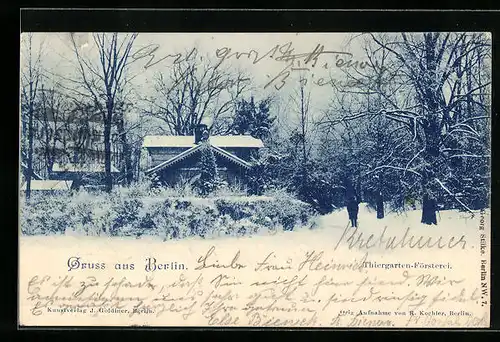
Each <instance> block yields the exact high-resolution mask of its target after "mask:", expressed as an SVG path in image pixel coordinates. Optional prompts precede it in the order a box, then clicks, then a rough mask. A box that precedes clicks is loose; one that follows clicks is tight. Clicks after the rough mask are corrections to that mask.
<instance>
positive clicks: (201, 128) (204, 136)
mask: <svg viewBox="0 0 500 342" xmlns="http://www.w3.org/2000/svg"><path fill="white" fill-rule="evenodd" d="M208 137H209V133H208V127H207V125H205V124H199V125H196V127H195V128H194V143H195V144H199V143H200V142H201V141H203V140H208Z"/></svg>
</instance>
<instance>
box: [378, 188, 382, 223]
mask: <svg viewBox="0 0 500 342" xmlns="http://www.w3.org/2000/svg"><path fill="white" fill-rule="evenodd" d="M377 218H378V219H382V218H384V199H383V198H382V193H381V192H380V191H379V192H378V193H377Z"/></svg>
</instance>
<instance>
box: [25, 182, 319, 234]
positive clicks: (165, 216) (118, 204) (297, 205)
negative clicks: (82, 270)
mask: <svg viewBox="0 0 500 342" xmlns="http://www.w3.org/2000/svg"><path fill="white" fill-rule="evenodd" d="M166 193H168V194H169V196H168V197H166V196H165V194H166ZM314 215H315V211H314V210H313V209H312V207H311V206H310V205H309V204H306V203H304V202H301V201H298V200H296V199H295V198H293V197H291V196H290V195H288V194H286V193H285V192H279V191H275V192H273V193H269V194H268V196H249V197H247V196H224V197H215V196H213V197H207V198H200V197H182V196H178V194H176V193H175V192H172V190H165V191H159V192H156V193H154V192H153V193H152V192H151V191H150V189H149V188H147V187H144V186H142V185H140V186H137V187H135V186H132V187H129V188H119V187H117V188H115V189H114V190H113V191H112V192H111V193H110V194H107V193H104V192H101V193H90V192H86V191H83V190H82V191H77V192H75V193H73V194H59V195H53V196H48V195H44V196H38V197H36V196H33V197H32V200H31V202H30V204H25V203H24V202H23V205H22V206H21V231H22V233H23V234H27V235H32V234H64V233H65V232H66V231H67V230H69V231H77V232H79V233H81V234H84V235H101V234H106V235H109V236H127V235H132V236H134V235H135V236H140V235H144V234H145V235H157V236H161V237H163V238H164V239H182V238H185V237H189V236H199V237H202V238H207V237H215V236H226V235H229V236H241V235H247V234H255V233H258V232H259V233H260V232H269V231H271V232H274V231H277V230H279V229H283V230H293V229H296V228H298V227H300V226H304V225H306V224H307V222H308V221H309V220H310V219H311V218H312V217H313V216H314Z"/></svg>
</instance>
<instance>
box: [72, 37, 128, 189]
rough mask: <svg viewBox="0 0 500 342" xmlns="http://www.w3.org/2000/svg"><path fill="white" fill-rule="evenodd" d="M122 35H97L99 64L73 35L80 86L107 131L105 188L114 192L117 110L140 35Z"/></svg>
mask: <svg viewBox="0 0 500 342" xmlns="http://www.w3.org/2000/svg"><path fill="white" fill-rule="evenodd" d="M120 37H121V35H119V34H118V33H111V34H107V33H94V34H93V40H94V43H95V46H96V47H97V52H98V58H97V61H95V60H94V59H92V58H91V57H86V56H84V55H83V54H82V53H81V49H80V46H79V45H78V44H77V41H76V40H75V36H74V35H73V34H71V42H72V46H73V51H74V53H75V56H76V60H77V63H78V71H79V75H80V80H79V81H78V84H79V85H80V86H81V87H82V88H83V93H86V94H88V95H90V97H91V99H92V101H93V104H94V105H95V107H96V108H97V109H98V110H99V112H100V113H101V116H102V124H103V128H104V170H105V188H106V191H108V192H109V191H111V189H112V187H113V178H112V175H111V131H112V126H113V120H114V116H115V113H116V109H117V97H118V96H119V94H120V93H121V92H122V91H123V90H124V87H125V85H126V69H127V67H126V66H127V60H128V58H129V56H130V54H131V50H132V46H133V43H134V40H135V38H136V37H137V34H125V35H124V37H123V38H122V39H120Z"/></svg>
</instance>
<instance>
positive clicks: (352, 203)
mask: <svg viewBox="0 0 500 342" xmlns="http://www.w3.org/2000/svg"><path fill="white" fill-rule="evenodd" d="M358 211H359V206H358V200H357V198H356V196H349V198H348V199H347V213H348V214H349V220H351V227H353V228H357V227H358Z"/></svg>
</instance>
